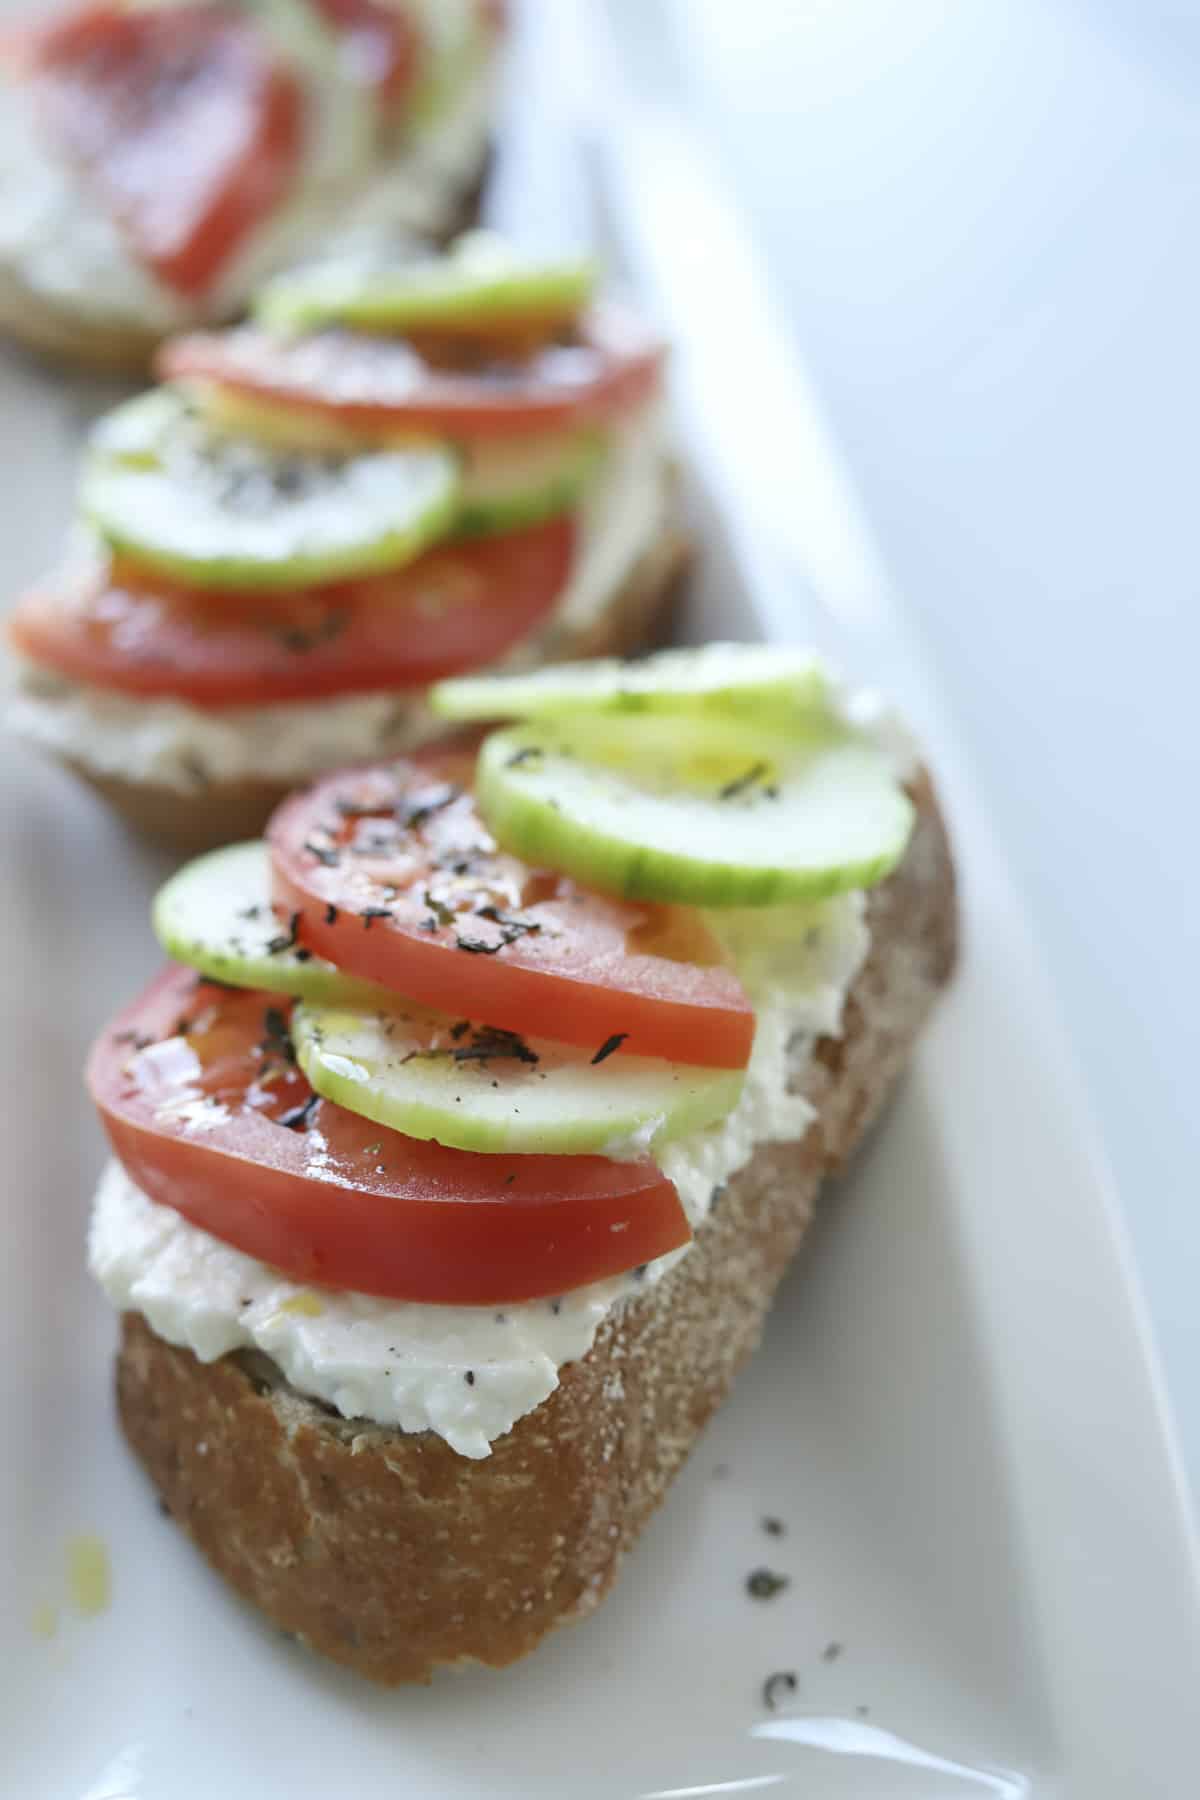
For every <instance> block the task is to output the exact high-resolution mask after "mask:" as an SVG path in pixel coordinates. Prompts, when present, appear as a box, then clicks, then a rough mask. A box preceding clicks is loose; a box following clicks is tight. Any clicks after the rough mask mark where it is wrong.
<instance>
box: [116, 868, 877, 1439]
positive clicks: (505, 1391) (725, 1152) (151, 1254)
mask: <svg viewBox="0 0 1200 1800" xmlns="http://www.w3.org/2000/svg"><path fill="white" fill-rule="evenodd" d="M708 917H709V922H710V924H712V925H713V927H714V929H715V930H716V931H717V932H718V933H719V934H720V935H721V936H722V937H723V938H724V939H725V941H726V942H727V944H728V947H729V949H730V951H731V953H732V954H733V956H734V959H735V962H736V966H737V968H738V972H739V974H740V976H741V978H742V980H743V982H744V984H745V985H746V988H747V991H748V992H749V994H750V998H751V999H752V1001H753V1002H754V1004H755V1007H756V1010H757V1014H758V1020H757V1028H756V1032H755V1040H754V1050H753V1054H752V1056H751V1060H750V1065H749V1068H748V1070H747V1076H746V1085H745V1088H744V1090H743V1093H742V1097H741V1099H740V1101H739V1103H738V1105H737V1106H736V1107H735V1108H734V1110H733V1111H732V1112H731V1113H730V1114H729V1116H728V1118H726V1119H724V1120H723V1121H722V1122H721V1123H720V1124H719V1125H714V1126H710V1127H709V1128H708V1129H706V1130H704V1131H701V1132H696V1133H694V1134H693V1135H692V1136H690V1137H687V1138H683V1139H681V1140H679V1141H678V1142H677V1143H674V1144H671V1145H669V1146H667V1147H666V1149H665V1150H664V1151H663V1152H662V1154H661V1157H660V1162H661V1166H662V1168H663V1170H664V1172H665V1173H666V1174H667V1175H668V1176H669V1177H670V1178H671V1180H672V1181H673V1182H674V1183H675V1185H676V1187H677V1189H678V1190H679V1195H680V1198H681V1200H682V1202H683V1205H684V1207H685V1209H686V1211H687V1214H688V1218H689V1220H690V1221H691V1223H692V1225H693V1226H694V1227H696V1228H700V1229H702V1227H703V1220H704V1217H705V1215H706V1214H707V1212H708V1211H709V1209H710V1207H711V1205H712V1202H713V1197H714V1194H715V1193H716V1192H717V1191H718V1190H719V1189H720V1187H721V1184H722V1183H723V1182H726V1181H728V1180H729V1178H730V1177H731V1176H732V1175H734V1174H736V1173H737V1171H738V1170H739V1169H741V1168H743V1167H744V1166H745V1165H746V1163H747V1162H748V1161H749V1160H750V1157H751V1156H752V1155H753V1153H754V1150H755V1149H756V1147H757V1146H758V1145H759V1144H762V1143H767V1142H771V1141H774V1140H791V1139H795V1138H798V1137H800V1136H802V1135H803V1132H804V1130H805V1128H806V1126H807V1125H808V1123H809V1121H810V1119H811V1117H812V1111H811V1108H810V1107H809V1105H808V1103H807V1101H805V1100H804V1099H803V1098H802V1097H801V1096H800V1094H798V1093H797V1092H796V1091H795V1090H796V1089H797V1088H798V1087H799V1085H800V1083H801V1082H802V1080H803V1075H804V1071H805V1068H806V1066H807V1063H808V1059H809V1055H810V1053H811V1048H812V1045H813V1042H814V1040H815V1039H816V1038H817V1037H819V1036H821V1035H822V1034H827V1033H830V1032H837V1031H838V1030H839V1029H840V1024H841V1011H842V1003H843V1000H844V997H845V993H846V990H847V988H848V987H849V985H850V983H851V982H852V981H853V979H854V976H855V974H856V973H857V971H858V969H859V967H860V966H861V963H862V960H863V958H864V956H865V955H866V951H867V946H868V932H867V927H866V924H865V922H864V908H863V897H862V895H861V894H850V895H846V896H842V897H840V898H838V899H836V900H828V901H823V902H820V903H816V904H813V905H811V906H806V907H787V908H781V909H771V916H770V920H769V921H768V920H766V919H765V918H764V917H763V915H762V914H756V915H755V917H754V918H753V919H750V918H748V916H747V915H745V914H740V913H734V914H719V913H713V914H710V915H708ZM764 926H765V927H766V929H765V930H764V929H763V927H764ZM686 1254H687V1252H686V1251H680V1252H676V1253H674V1254H673V1255H671V1256H668V1257H662V1258H660V1259H659V1260H658V1261H657V1262H654V1263H650V1264H648V1265H647V1266H646V1267H645V1268H644V1269H643V1270H642V1271H639V1272H638V1273H637V1274H636V1275H633V1276H628V1277H624V1278H621V1279H619V1280H614V1281H606V1282H602V1283H599V1284H596V1285H594V1286H591V1287H586V1288H581V1289H578V1290H575V1291H574V1292H571V1293H568V1294H564V1295H563V1296H561V1298H559V1299H555V1300H552V1301H535V1302H529V1303H526V1304H524V1305H520V1306H509V1307H504V1308H492V1307H468V1306H416V1305H402V1304H398V1303H396V1302H393V1301H388V1300H381V1299H375V1298H372V1297H371V1296H369V1295H365V1294H354V1293H335V1292H330V1291H327V1290H324V1289H321V1290H314V1289H306V1288H302V1287H299V1286H297V1285H296V1284H295V1283H293V1282H290V1281H288V1280H286V1279H285V1278H284V1277H283V1276H281V1275H280V1274H279V1273H278V1271H276V1270H273V1269H270V1268H268V1267H267V1266H266V1265H265V1264H263V1263H261V1262H258V1261H256V1260H255V1259H254V1258H252V1257H249V1256H245V1255H243V1254H242V1252H241V1251H239V1250H234V1249H232V1248H230V1247H229V1246H228V1245H226V1244H223V1243H221V1242H220V1241H219V1240H218V1239H216V1238H214V1237H212V1236H210V1235H209V1233H208V1232H205V1231H202V1230H200V1229H199V1228H198V1227H197V1226H194V1225H190V1224H188V1223H187V1221H186V1220H184V1219H183V1218H181V1217H180V1216H179V1215H178V1214H177V1213H175V1212H174V1211H172V1210H171V1209H170V1208H169V1207H166V1206H162V1205H160V1204H158V1203H157V1202H155V1201H153V1200H150V1199H148V1198H147V1197H146V1196H145V1195H144V1194H143V1193H141V1192H140V1191H139V1189H138V1188H136V1187H135V1186H134V1185H133V1183H132V1182H131V1181H130V1180H129V1179H128V1177H127V1176H126V1175H125V1174H124V1172H123V1171H122V1170H121V1168H120V1167H119V1166H118V1165H116V1164H112V1165H111V1166H110V1167H109V1168H108V1170H107V1171H106V1173H105V1175H104V1177H103V1179H102V1180H101V1183H100V1188H99V1192H98V1193H97V1196H96V1203H95V1209H94V1213H93V1218H92V1227H91V1238H90V1246H89V1261H90V1265H91V1268H92V1272H93V1274H94V1275H95V1276H96V1278H97V1280H98V1281H99V1282H100V1283H101V1285H102V1286H103V1288H104V1290H105V1292H106V1293H107V1295H108V1297H109V1299H110V1300H111V1301H112V1303H113V1305H114V1306H116V1307H117V1308H118V1309H120V1310H122V1311H137V1312H140V1313H142V1314H144V1316H145V1317H146V1319H147V1320H148V1321H149V1323H150V1325H151V1327H152V1328H153V1330H154V1331H156V1332H157V1333H158V1335H159V1336H160V1337H162V1338H165V1339H166V1340H167V1341H168V1342H170V1343H173V1344H180V1345H183V1346H185V1347H186V1348H187V1349H189V1350H191V1351H193V1352H194V1354H195V1355H196V1356H198V1357H199V1358H200V1360H201V1361H202V1362H210V1361H213V1360H215V1359H216V1358H217V1357H219V1356H223V1355H225V1354H226V1353H227V1352H228V1351H231V1350H237V1349H241V1348H256V1349H259V1350H262V1351H265V1352H266V1353H267V1355H269V1356H270V1357H272V1358H273V1360H274V1361H275V1362H276V1363H278V1365H279V1367H280V1368H281V1369H282V1370H283V1372H284V1374H285V1375H286V1376H287V1378H288V1380H289V1381H290V1382H291V1383H292V1385H293V1386H294V1387H295V1388H297V1389H298V1390H299V1391H300V1392H301V1393H304V1394H309V1395H312V1396H314V1397H315V1398H317V1399H319V1400H322V1401H324V1402H326V1403H327V1404H328V1405H330V1406H332V1407H334V1408H335V1409H336V1410H337V1411H338V1412H340V1413H342V1414H343V1415H344V1416H345V1417H347V1418H366V1419H372V1420H375V1421H377V1422H379V1423H381V1424H386V1425H396V1426H399V1427H400V1428H401V1429H402V1430H405V1431H426V1430H427V1431H434V1432H437V1433H438V1434H439V1435H440V1436H441V1437H443V1438H445V1440H446V1442H447V1443H448V1444H450V1445H451V1447H452V1448H453V1449H454V1450H456V1451H458V1452H459V1454H460V1455H462V1456H468V1457H483V1456H487V1455H488V1454H489V1451H490V1449H491V1445H492V1443H493V1442H494V1441H495V1440H496V1439H497V1438H498V1437H502V1436H503V1435H504V1433H505V1432H507V1431H509V1430H510V1429H511V1428H512V1426H513V1425H514V1424H515V1423H516V1421H517V1420H518V1419H519V1418H521V1417H522V1416H523V1415H524V1414H525V1413H527V1412H530V1411H532V1409H533V1408H534V1407H536V1406H538V1405H540V1404H541V1402H542V1401H543V1400H545V1399H546V1398H547V1397H548V1396H549V1395H550V1394H551V1393H553V1391H554V1389H555V1387H556V1386H557V1385H558V1371H559V1369H560V1368H561V1367H562V1365H563V1364H564V1363H568V1362H573V1361H576V1360H577V1359H578V1358H579V1357H581V1356H583V1355H585V1354H586V1353H587V1351H588V1349H589V1347H590V1346H591V1344H592V1341H593V1339H594V1338H595V1335H596V1332H597V1330H598V1328H599V1326H600V1324H601V1321H602V1320H603V1319H604V1317H605V1315H606V1313H608V1312H609V1311H610V1309H611V1308H613V1307H614V1306H617V1305H620V1304H622V1303H623V1302H624V1301H626V1300H627V1299H628V1297H629V1296H630V1295H631V1294H637V1293H640V1292H641V1291H643V1289H644V1288H645V1287H646V1286H647V1285H648V1284H653V1283H654V1282H656V1281H658V1280H660V1279H661V1277H662V1276H663V1274H664V1273H665V1272H666V1271H667V1269H669V1268H670V1267H671V1266H672V1265H673V1264H674V1263H675V1262H676V1261H677V1260H678V1258H679V1256H680V1255H686ZM468 1372H469V1373H470V1375H471V1377H472V1379H471V1380H470V1381H468V1380H467V1375H468Z"/></svg>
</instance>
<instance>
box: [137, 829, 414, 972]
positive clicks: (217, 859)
mask: <svg viewBox="0 0 1200 1800" xmlns="http://www.w3.org/2000/svg"><path fill="white" fill-rule="evenodd" d="M151 921H152V923H153V926H154V933H155V936H156V937H157V938H158V941H159V943H160V944H161V945H162V947H163V949H164V950H165V951H166V953H167V955H168V956H169V957H171V958H172V959H173V961H175V962H181V963H185V964H186V965H187V967H188V968H190V969H198V970H199V971H200V973H201V974H202V975H211V976H212V978H213V980H214V981H225V982H228V983H229V984H230V985H231V986H232V987H247V988H264V989H266V991H267V992H268V993H272V994H294V995H296V997H297V998H298V999H303V1000H314V1001H319V1002H320V1003H322V1004H323V1005H330V1006H342V1005H345V1006H359V1005H370V1004H374V1005H380V1004H381V1003H384V1000H385V996H384V991H383V990H382V989H380V988H378V987H376V986H375V985H374V983H372V982H369V981H361V980H359V979H357V978H356V977H355V976H352V975H343V974H342V972H341V970H340V969H337V968H335V967H334V965H333V964H332V963H331V962H326V960H325V958H324V957H323V956H314V955H313V954H312V953H311V952H310V951H307V950H304V949H302V948H301V947H300V946H299V945H297V944H295V943H294V942H293V941H292V933H291V932H290V931H289V929H288V927H287V926H286V925H284V924H281V923H280V921H279V919H278V918H277V917H276V916H275V914H274V913H273V912H272V910H271V874H270V862H269V860H268V854H267V847H266V845H265V844H264V843H263V842H262V840H261V838H256V839H255V840H254V842H253V843H249V844H231V845H230V846H229V848H228V849H225V850H213V851H211V852H210V853H209V854H208V855H207V856H198V857H197V858H196V859H195V861H194V862H190V863H186V864H185V865H184V867H183V868H182V869H180V870H179V871H178V873H177V874H175V875H172V877H171V879H170V881H168V882H166V883H165V885H164V886H163V887H161V888H160V889H159V890H158V893H157V894H156V895H155V898H154V906H153V909H152V912H151ZM391 998H392V999H393V1000H394V996H392V997H391Z"/></svg>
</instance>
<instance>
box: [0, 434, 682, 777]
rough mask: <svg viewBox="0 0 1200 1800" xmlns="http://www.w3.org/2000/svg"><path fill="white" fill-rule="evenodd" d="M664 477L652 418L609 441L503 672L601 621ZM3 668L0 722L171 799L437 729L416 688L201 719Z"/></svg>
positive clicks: (31, 669) (656, 508)
mask: <svg viewBox="0 0 1200 1800" xmlns="http://www.w3.org/2000/svg"><path fill="white" fill-rule="evenodd" d="M670 479H671V477H670V469H669V465H668V463H667V460H666V455H665V450H664V434H663V425H662V421H661V419H660V418H659V416H658V414H657V411H654V412H653V413H648V414H645V415H643V416H642V417H641V418H639V419H637V420H634V421H631V422H630V423H629V425H627V426H626V427H624V428H623V430H622V431H620V432H619V433H618V434H617V435H616V437H615V439H614V443H613V447H612V451H611V454H610V456H609V459H608V463H607V466H606V469H605V472H604V474H603V475H602V477H601V479H600V480H599V481H598V483H597V484H596V487H595V488H594V489H593V491H592V493H591V494H590V495H589V497H588V500H587V503H586V504H585V506H584V508H583V510H582V516H581V520H580V543H579V547H578V550H577V553H576V559H575V565H574V568H573V570H572V573H571V576H570V579H569V581H568V583H567V586H566V588H565V589H564V591H563V594H562V597H561V599H560V601H559V604H558V606H557V607H556V609H555V611H554V613H553V615H552V617H551V618H550V620H549V621H548V622H547V624H546V625H544V626H543V627H542V629H541V631H539V632H538V633H536V634H535V635H534V636H533V637H531V638H529V639H527V640H526V642H525V643H523V644H520V645H518V646H517V648H516V649H515V650H514V651H513V652H512V653H511V654H510V655H509V656H508V657H506V658H505V659H504V666H505V667H509V668H512V667H519V666H521V665H522V664H533V663H537V662H539V661H541V660H543V655H544V653H545V652H548V651H549V650H550V649H551V647H552V640H553V637H554V636H555V635H557V634H559V633H560V632H562V631H564V630H565V631H566V632H568V633H573V632H575V631H577V630H582V629H585V628H586V627H587V626H588V624H589V623H590V622H591V621H593V620H594V619H596V618H598V617H600V615H601V614H602V613H603V611H604V608H605V607H606V605H607V604H608V603H609V602H610V600H611V599H612V598H613V596H614V595H615V594H616V593H617V592H618V591H619V590H620V588H621V586H622V585H623V583H624V581H625V579H626V577H627V576H628V575H629V574H630V573H631V571H632V570H633V569H634V567H635V566H636V565H637V563H638V562H639V560H640V559H641V557H642V556H643V555H645V553H646V552H647V550H649V549H650V548H651V547H652V546H653V545H654V544H655V543H656V542H657V540H658V538H659V536H660V534H661V533H662V532H663V530H664V529H665V527H666V524H667V520H668V515H669V509H670V505H671V496H670ZM14 661H15V684H14V687H15V691H14V693H13V694H12V696H11V698H10V702H9V706H8V711H7V719H6V722H7V724H8V726H9V728H10V729H11V730H12V731H14V732H16V733H17V734H18V735H20V736H22V737H24V738H26V739H28V740H29V741H30V742H33V743H36V744H38V745H39V746H40V747H41V748H42V749H45V750H48V751H51V752H52V753H53V754H55V755H58V756H64V757H68V758H70V759H71V760H72V761H75V762H80V763H83V764H85V765H86V766H87V767H88V768H90V769H92V770H94V771H95V772H96V773H97V774H102V775H118V776H121V777H123V778H124V779H126V780H129V781H145V782H153V783H155V784H156V785H160V786H165V787H171V788H176V789H178V790H179V791H180V792H181V793H186V792H189V791H195V790H196V789H198V788H201V787H204V786H206V785H208V784H209V783H210V782H221V781H237V780H239V779H241V778H242V777H244V776H248V775H253V776H257V777H260V778H262V779H264V780H268V781H302V780H305V779H307V778H308V777H309V776H311V775H314V774H316V773H318V772H319V771H321V770H324V769H329V768H334V767H336V766H337V765H338V764H339V763H350V762H362V761H366V760H369V759H370V758H372V757H375V756H390V755H397V754H399V753H401V752H403V751H405V750H409V749H412V748H413V747H414V746H415V745H416V744H419V743H421V742H423V741H426V740H427V739H429V738H430V737H432V736H435V735H436V734H437V733H438V732H439V731H440V730H444V727H443V726H441V725H439V723H438V721H437V720H435V719H434V718H433V716H432V715H431V713H430V712H429V709H428V707H427V706H426V704H425V700H424V697H423V693H422V692H420V691H417V692H412V693H404V692H397V691H395V690H392V691H389V692H385V693H375V694H352V695H347V696H346V697H345V698H342V699H336V698H335V699H330V700H317V701H289V702H287V703H285V704H280V705H276V706H238V707H224V708H221V709H211V710H210V709H206V708H203V707H198V706H192V705H189V704H188V703H187V702H186V701H183V700H146V699H141V698H137V697H134V696H132V695H127V694H120V693H117V692H115V691H113V690H109V689H104V688H99V687H95V686H91V685H88V684H85V683H82V682H76V681H72V680H71V679H69V678H68V677H66V676H63V675H59V674H57V673H56V672H55V671H54V670H53V669H50V668H47V667H45V666H44V665H42V664H40V663H34V662H31V661H29V660H28V659H27V658H16V659H14Z"/></svg>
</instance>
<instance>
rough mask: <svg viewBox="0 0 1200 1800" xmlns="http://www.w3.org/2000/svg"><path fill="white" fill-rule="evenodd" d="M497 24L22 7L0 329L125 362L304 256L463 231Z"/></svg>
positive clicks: (182, 9)
mask: <svg viewBox="0 0 1200 1800" xmlns="http://www.w3.org/2000/svg"><path fill="white" fill-rule="evenodd" d="M46 10H47V11H49V10H50V9H49V8H47V9H46ZM502 22H503V14H502V7H501V6H500V5H498V4H497V3H496V0H87V3H85V4H83V5H77V6H75V7H74V8H73V9H71V10H69V11H67V12H66V13H65V14H62V15H60V16H55V17H53V18H50V19H47V18H46V17H44V16H37V15H36V14H34V12H33V9H32V8H31V16H30V20H29V24H28V27H27V28H26V29H24V30H22V29H19V28H18V29H17V30H10V31H9V32H8V33H7V34H6V35H5V37H4V39H3V43H2V45H0V328H3V329H4V330H6V331H9V332H11V333H12V334H13V335H14V336H16V337H17V338H19V339H21V340H22V341H23V342H24V343H25V344H27V345H28V346H30V347H31V348H35V349H39V350H43V351H47V352H50V353H53V354H55V355H58V356H63V357H67V358H70V359H72V360H75V361H80V362H84V363H90V364H93V365H99V366H116V365H122V366H123V365H134V364H137V363H143V362H145V360H146V358H147V357H148V355H149V353H150V351H151V349H152V348H153V346H154V344H155V343H156V342H157V341H158V340H159V339H160V338H162V337H163V336H164V335H165V334H166V333H168V332H170V331H178V330H180V329H182V328H184V327H185V326H188V325H192V324H197V323H204V322H210V321H219V320H222V319H227V318H230V317H232V316H233V315H234V314H236V313H238V312H240V311H241V309H242V308H243V307H244V305H245V304H246V302H247V300H248V299H249V297H250V294H251V292H252V291H253V289H254V288H255V286H257V284H258V283H259V282H261V281H262V280H263V279H264V277H265V276H266V275H268V274H270V273H272V272H273V271H275V270H276V269H279V268H281V267H283V266H285V265H287V264H289V263H291V262H293V261H294V260H295V258H296V257H297V255H298V254H301V253H303V254H305V255H310V254H312V253H313V252H314V251H318V250H320V249H321V248H322V246H326V247H327V246H328V245H329V244H330V243H332V242H335V241H336V242H343V243H344V242H347V241H352V240H353V239H354V238H355V237H356V236H358V235H360V234H368V235H370V236H372V237H375V236H379V235H384V236H386V237H388V238H390V239H391V240H392V241H395V240H396V239H397V237H398V235H399V234H409V235H414V236H418V237H426V238H428V237H433V238H437V239H442V238H445V237H449V236H451V235H453V233H454V232H456V231H458V230H461V229H462V228H463V227H464V226H465V225H467V224H469V223H470V222H471V218H472V216H473V212H474V205H475V200H476V197H477V193H478V188H479V184H480V181H481V179H482V174H483V168H484V163H485V160H486V156H487V149H488V139H489V131H490V114H491V97H492V88H493V85H494V64H495V62H496V51H497V48H498V45H499V42H500V38H501V35H502Z"/></svg>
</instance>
